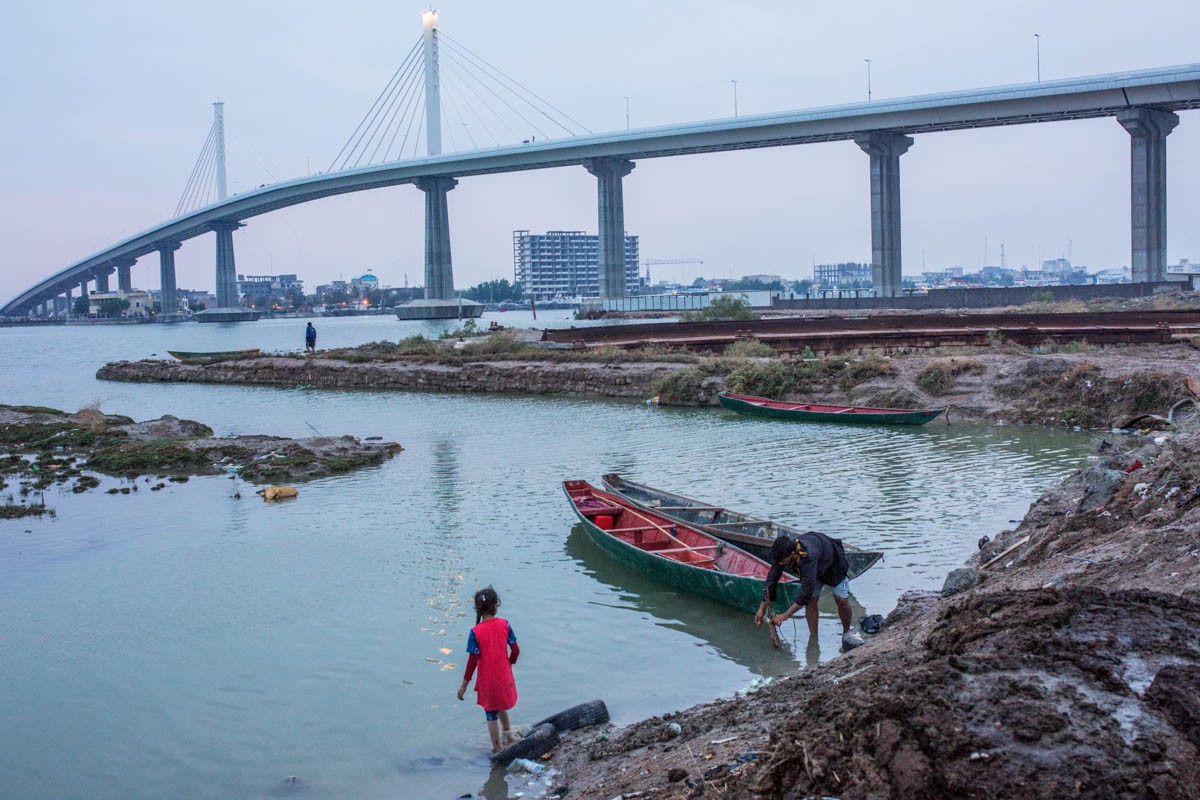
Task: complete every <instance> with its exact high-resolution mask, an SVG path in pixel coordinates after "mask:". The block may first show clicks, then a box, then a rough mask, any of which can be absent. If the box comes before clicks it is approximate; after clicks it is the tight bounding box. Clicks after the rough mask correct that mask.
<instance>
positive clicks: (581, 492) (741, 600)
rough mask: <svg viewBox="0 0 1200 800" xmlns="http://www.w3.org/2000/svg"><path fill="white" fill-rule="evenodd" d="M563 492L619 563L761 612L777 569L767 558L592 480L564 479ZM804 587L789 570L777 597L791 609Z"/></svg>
mask: <svg viewBox="0 0 1200 800" xmlns="http://www.w3.org/2000/svg"><path fill="white" fill-rule="evenodd" d="M563 491H564V492H565V493H566V495H567V499H569V500H570V501H571V506H572V508H574V509H575V513H576V515H578V517H579V519H580V520H581V521H582V522H583V524H584V527H585V528H586V529H587V533H588V536H589V537H591V539H592V541H593V542H595V543H596V545H597V546H599V547H600V549H601V550H603V551H604V552H606V553H608V554H609V555H610V556H612V557H613V559H615V560H616V561H618V562H620V563H621V564H624V565H625V566H627V567H631V568H633V569H636V570H637V571H639V572H641V573H642V574H644V575H646V576H647V577H650V578H653V579H654V580H657V581H660V582H662V583H665V584H668V585H670V586H674V587H675V588H676V589H680V590H682V591H685V592H690V593H691V594H695V595H699V596H701V597H706V598H708V599H709V600H713V601H715V602H717V603H721V604H723V605H727V606H732V607H733V608H736V609H739V610H741V611H745V612H747V613H750V614H753V613H755V612H756V611H758V607H759V604H760V603H761V602H762V597H763V589H764V588H765V586H766V583H765V581H766V577H767V573H768V572H769V571H770V569H771V566H770V565H769V564H768V563H767V562H766V561H763V560H762V559H761V558H758V557H757V556H754V555H751V554H750V553H747V552H746V551H745V550H742V549H741V548H739V547H735V546H734V545H731V544H729V543H728V542H724V541H722V540H720V539H718V538H717V537H715V536H713V535H712V534H710V533H705V532H704V531H701V530H698V529H696V528H693V527H691V526H689V525H685V524H683V523H680V522H678V521H676V520H672V519H669V518H667V517H665V516H663V515H661V514H657V513H655V512H653V511H649V510H647V509H642V508H639V507H638V506H636V505H634V504H633V503H631V502H630V501H629V500H627V499H625V498H624V497H621V496H620V495H618V494H613V493H611V492H605V491H601V490H600V489H597V488H595V487H594V486H592V485H591V484H590V483H588V482H587V481H581V480H572V481H563ZM801 591H802V588H801V584H800V581H798V580H796V579H795V578H794V577H792V576H791V575H787V574H785V575H784V576H783V578H782V579H781V580H780V582H779V590H778V598H777V599H778V600H779V601H782V602H783V603H784V605H783V607H784V608H786V607H787V606H790V605H791V604H792V603H794V602H795V600H796V597H797V596H798V595H799V594H800V592H801Z"/></svg>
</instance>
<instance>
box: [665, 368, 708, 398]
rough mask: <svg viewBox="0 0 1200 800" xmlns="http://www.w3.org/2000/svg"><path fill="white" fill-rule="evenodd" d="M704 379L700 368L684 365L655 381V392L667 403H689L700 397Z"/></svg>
mask: <svg viewBox="0 0 1200 800" xmlns="http://www.w3.org/2000/svg"><path fill="white" fill-rule="evenodd" d="M703 380H704V376H703V375H702V374H701V373H700V370H698V369H695V368H693V367H684V368H683V369H677V370H675V371H674V372H672V373H670V374H668V375H666V376H664V377H662V378H660V379H659V380H657V381H655V383H654V393H655V394H656V395H658V399H659V402H661V403H664V404H666V405H688V404H690V403H695V402H696V401H697V399H698V398H699V396H700V384H701V382H702V381H703Z"/></svg>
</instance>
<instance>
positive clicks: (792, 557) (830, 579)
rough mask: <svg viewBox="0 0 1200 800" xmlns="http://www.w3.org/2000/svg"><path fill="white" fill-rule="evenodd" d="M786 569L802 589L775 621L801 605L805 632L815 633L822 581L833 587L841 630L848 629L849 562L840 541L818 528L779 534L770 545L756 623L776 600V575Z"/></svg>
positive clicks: (785, 617) (779, 574)
mask: <svg viewBox="0 0 1200 800" xmlns="http://www.w3.org/2000/svg"><path fill="white" fill-rule="evenodd" d="M785 569H786V570H787V571H788V572H790V573H792V574H793V575H795V576H796V577H797V578H799V579H800V588H801V592H800V594H798V595H797V596H796V602H795V603H793V604H792V606H791V607H790V608H789V609H788V610H787V611H784V612H783V613H782V614H779V615H777V616H776V617H775V619H774V620H773V623H774V624H775V625H780V624H782V623H783V621H784V620H786V619H789V618H791V617H792V616H794V615H795V614H797V613H798V612H799V611H800V609H802V608H803V609H804V615H805V617H806V618H807V619H808V632H809V634H810V635H812V636H816V635H817V619H818V617H819V611H818V609H817V600H818V598H819V597H820V596H821V585H822V584H824V585H825V586H831V587H833V600H834V602H836V603H837V609H838V616H839V617H841V620H842V633H847V632H849V630H850V600H849V599H848V598H849V595H850V580H849V579H848V578H847V577H846V574H847V573H848V572H849V571H850V565H849V562H847V561H846V551H845V550H844V549H843V548H842V543H841V542H840V541H838V540H837V539H831V538H829V537H828V536H826V535H825V534H823V533H819V532H817V531H809V532H808V533H802V534H800V536H799V537H797V538H795V539H792V538H791V537H788V536H780V537H779V538H778V539H776V540H775V543H774V544H773V545H771V571H770V572H768V573H767V586H766V589H765V590H764V591H763V599H762V604H761V605H760V606H759V607H758V613H757V614H755V615H754V624H755V625H762V623H763V617H764V616H766V613H767V609H768V608H770V604H771V603H772V602H774V600H775V597H776V592H777V590H778V588H779V579H780V578H782V577H783V571H784V570H785Z"/></svg>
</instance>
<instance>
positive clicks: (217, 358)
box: [167, 347, 262, 364]
mask: <svg viewBox="0 0 1200 800" xmlns="http://www.w3.org/2000/svg"><path fill="white" fill-rule="evenodd" d="M167 352H168V353H170V354H171V355H173V356H175V358H178V359H179V360H180V361H182V362H183V363H184V364H217V363H219V362H221V361H237V360H239V359H243V358H254V357H255V356H257V355H260V354H261V353H262V351H261V350H259V349H258V348H257V347H250V348H247V349H245V350H218V351H216V352H212V353H189V352H188V351H186V350H168V351H167Z"/></svg>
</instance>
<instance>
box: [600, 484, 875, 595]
mask: <svg viewBox="0 0 1200 800" xmlns="http://www.w3.org/2000/svg"><path fill="white" fill-rule="evenodd" d="M604 488H605V489H606V490H607V491H609V492H612V493H613V494H616V495H620V496H621V497H624V498H625V499H626V500H628V501H629V502H631V503H633V504H634V505H636V506H638V507H639V508H644V509H646V510H647V511H652V512H654V513H656V514H660V515H662V516H664V517H669V518H670V519H673V520H677V521H679V522H682V523H684V524H686V525H689V526H691V527H693V528H696V529H698V530H702V531H704V532H705V533H709V534H711V535H713V536H715V537H717V538H718V539H721V540H723V541H726V542H729V543H730V544H732V545H735V546H737V547H740V548H741V549H743V550H745V551H746V552H747V553H750V554H752V555H755V556H758V557H759V558H761V559H763V560H764V561H767V562H770V560H771V544H772V543H773V542H774V541H775V539H776V538H778V537H779V536H791V537H793V538H795V537H797V536H799V535H800V534H802V533H804V532H805V531H802V530H800V529H799V528H793V527H791V526H790V525H784V524H782V523H779V522H773V521H771V520H769V519H758V518H756V517H752V516H750V515H748V514H742V513H739V512H737V511H731V510H729V509H727V508H721V509H715V508H714V507H713V506H710V505H708V504H706V503H704V502H702V501H700V500H695V499H693V498H691V497H685V496H684V495H681V494H675V493H674V492H668V491H665V490H663V489H655V488H654V487H652V486H646V485H645V484H641V483H634V482H633V481H627V480H625V479H624V478H622V477H621V476H620V475H617V474H616V473H609V474H607V475H605V476H604ZM664 506H665V507H667V508H669V509H670V510H664V509H663V507H664ZM689 506H690V507H692V508H691V509H689V508H687V507H689ZM676 509H678V510H676ZM714 526H719V527H714ZM842 548H843V549H844V550H845V551H846V561H847V563H848V565H849V567H850V571H849V572H848V573H847V576H846V577H848V578H849V579H850V580H854V579H855V578H857V577H858V576H859V575H862V574H863V573H864V572H866V571H867V570H869V569H870V568H871V567H873V566H875V564H876V563H878V562H879V561H880V560H881V559H882V558H883V553H882V552H881V551H879V550H862V549H860V548H858V547H854V546H853V545H848V544H846V543H845V542H843V543H842Z"/></svg>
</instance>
